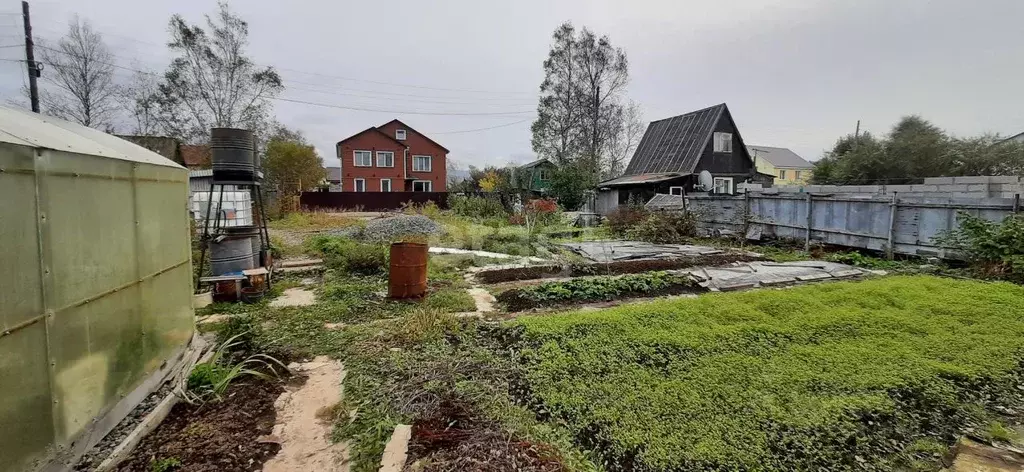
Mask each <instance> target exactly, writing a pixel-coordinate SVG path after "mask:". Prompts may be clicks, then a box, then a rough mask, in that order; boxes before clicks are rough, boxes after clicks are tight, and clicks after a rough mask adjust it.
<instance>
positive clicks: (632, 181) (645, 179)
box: [597, 172, 689, 187]
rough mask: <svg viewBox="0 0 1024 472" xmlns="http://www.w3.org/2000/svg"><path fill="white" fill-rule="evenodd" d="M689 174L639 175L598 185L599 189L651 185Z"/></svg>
mask: <svg viewBox="0 0 1024 472" xmlns="http://www.w3.org/2000/svg"><path fill="white" fill-rule="evenodd" d="M686 175H689V174H681V173H678V172H662V173H655V174H638V175H624V176H622V177H618V178H615V179H611V180H606V181H604V182H601V183H599V184H597V186H598V187H619V186H623V185H637V184H650V183H654V182H662V181H665V180H672V179H675V178H678V177H683V176H686Z"/></svg>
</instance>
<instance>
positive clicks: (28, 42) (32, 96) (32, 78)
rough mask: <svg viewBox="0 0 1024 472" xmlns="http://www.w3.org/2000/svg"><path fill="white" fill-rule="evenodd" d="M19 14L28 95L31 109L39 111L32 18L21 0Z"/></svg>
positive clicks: (37, 76) (37, 67) (37, 69)
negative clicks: (23, 37)
mask: <svg viewBox="0 0 1024 472" xmlns="http://www.w3.org/2000/svg"><path fill="white" fill-rule="evenodd" d="M21 14H22V17H23V19H24V20H25V63H26V65H27V66H28V95H29V100H30V101H31V102H32V111H33V112H36V113H39V87H38V85H36V79H37V78H39V75H40V74H39V71H40V69H39V65H38V64H36V55H35V51H34V43H33V42H32V20H31V19H30V18H29V15H28V2H25V1H23V2H21Z"/></svg>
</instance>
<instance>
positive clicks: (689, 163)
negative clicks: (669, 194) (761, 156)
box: [623, 103, 749, 175]
mask: <svg viewBox="0 0 1024 472" xmlns="http://www.w3.org/2000/svg"><path fill="white" fill-rule="evenodd" d="M723 116H725V117H727V118H728V119H729V122H730V123H731V124H732V126H733V129H734V130H735V134H736V137H737V138H738V139H739V140H740V143H742V142H743V138H742V137H741V136H740V135H739V129H738V128H736V123H735V122H733V121H732V114H730V113H729V107H727V106H726V104H724V103H720V104H718V105H714V106H711V107H708V108H704V109H701V110H697V111H692V112H690V113H686V114H684V115H679V116H673V117H671V118H666V119H663V120H658V121H652V122H651V123H650V124H649V125H647V131H646V132H644V137H643V138H642V139H641V140H640V145H639V146H637V148H636V152H634V153H633V159H631V160H630V161H629V166H628V167H626V172H625V173H624V174H623V175H637V174H650V173H665V172H675V173H680V174H692V173H693V172H694V171H695V170H696V169H697V165H698V164H699V163H700V158H701V156H702V155H703V154H704V149H705V148H707V146H708V143H710V142H711V138H712V136H714V132H715V126H716V125H717V124H718V122H719V120H721V119H722V117H723ZM739 151H741V152H746V150H745V149H742V146H741V149H740V150H739ZM748 158H749V156H748Z"/></svg>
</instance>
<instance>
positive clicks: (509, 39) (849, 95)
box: [0, 0, 1024, 167]
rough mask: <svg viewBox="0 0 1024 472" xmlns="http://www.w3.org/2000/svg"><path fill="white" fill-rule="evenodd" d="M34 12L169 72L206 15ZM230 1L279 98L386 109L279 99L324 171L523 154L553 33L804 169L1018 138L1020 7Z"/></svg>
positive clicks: (5, 27)
mask: <svg viewBox="0 0 1024 472" xmlns="http://www.w3.org/2000/svg"><path fill="white" fill-rule="evenodd" d="M31 4H32V21H33V24H34V26H35V32H36V36H37V37H43V38H51V39H53V38H57V37H59V36H60V34H61V33H62V32H64V31H65V29H66V24H67V21H68V18H69V17H71V15H73V14H76V13H77V14H79V15H80V16H81V17H82V18H84V19H88V20H89V21H90V22H92V23H93V25H94V26H95V27H96V29H98V30H99V31H100V32H102V33H104V35H105V38H106V40H107V42H108V44H109V46H110V47H111V49H112V50H113V52H114V54H115V55H117V56H118V61H119V63H121V64H124V65H125V66H127V67H145V68H149V69H152V70H156V71H161V72H162V71H163V70H164V68H165V66H166V63H167V60H168V59H169V54H168V52H167V49H166V48H165V47H164V46H163V44H165V43H166V41H167V33H166V27H167V21H168V19H169V18H170V16H171V15H172V14H174V13H180V14H182V15H184V16H185V17H186V18H187V19H188V20H190V21H191V22H199V21H202V18H203V14H205V13H210V12H213V11H214V10H215V8H216V4H215V2H214V1H211V0H176V1H173V2H170V1H158V0H151V1H138V0H75V1H67V2H42V1H33V2H31ZM5 5H6V7H0V12H2V13H5V15H0V37H2V40H0V46H9V45H16V44H18V43H19V41H20V38H19V34H20V29H21V18H20V17H19V16H17V15H14V14H12V13H16V12H18V11H20V3H18V2H16V1H11V0H7V1H6V3H5ZM231 7H232V9H233V10H234V11H235V12H236V13H238V14H239V15H240V16H242V17H243V18H244V19H245V20H246V21H248V22H249V28H250V43H251V44H250V47H249V52H250V54H251V56H252V57H253V58H254V59H255V60H256V61H257V62H259V63H261V64H270V65H273V66H275V67H277V68H278V70H279V71H280V72H281V74H282V76H283V77H284V80H285V86H286V87H287V88H286V90H285V92H284V93H283V94H282V95H281V96H282V97H284V98H288V99H295V100H302V101H308V102H316V103H322V104H329V105H332V106H342V107H350V108H363V109H373V110H383V111H381V112H376V111H358V110H351V109H340V108H327V107H318V106H311V105H305V104H298V103H287V102H276V103H275V111H276V115H277V118H278V119H279V120H280V121H282V122H283V123H285V124H287V125H289V126H291V127H294V128H298V129H300V130H301V131H303V132H304V133H305V134H306V136H308V137H309V138H310V140H311V141H312V142H313V143H314V144H315V145H316V147H317V149H318V150H319V151H320V153H321V155H322V156H323V157H324V159H325V162H326V163H327V164H328V165H336V164H337V159H336V158H335V156H334V143H335V142H337V141H339V140H341V139H343V138H345V137H347V136H349V135H351V134H353V133H355V132H358V131H361V130H363V129H366V128H368V127H370V126H376V125H380V124H383V123H385V122H387V121H389V120H390V119H392V118H396V117H397V118H399V119H401V120H402V121H404V122H406V123H407V124H408V125H410V126H412V127H413V128H415V129H417V130H419V131H421V132H423V133H425V134H427V135H429V136H431V137H432V138H433V139H434V140H436V141H438V142H440V143H441V144H443V145H444V146H446V147H447V148H449V149H450V150H451V154H450V155H449V157H450V158H451V159H454V160H455V161H456V162H458V163H459V164H460V165H461V167H466V166H468V165H477V166H482V165H486V164H504V163H507V162H512V161H516V162H524V161H527V160H530V159H532V157H533V153H532V151H531V148H530V130H529V129H530V121H531V120H532V117H533V116H534V110H535V108H536V100H537V89H538V86H539V84H540V82H541V79H542V69H541V63H542V61H543V60H544V58H545V57H546V55H547V52H548V48H549V45H550V40H551V33H552V32H553V31H554V29H555V28H556V27H557V26H558V25H559V24H560V23H562V22H564V21H572V22H573V23H574V24H575V25H577V26H578V27H582V26H587V27H589V28H591V29H592V30H594V31H595V32H597V33H598V34H603V35H608V36H610V38H611V40H612V43H613V44H614V45H615V46H618V47H621V48H623V49H624V50H625V52H626V54H627V56H628V58H629V62H630V64H629V72H630V78H631V80H630V84H629V89H628V91H627V95H628V97H629V98H631V99H633V100H636V101H637V102H639V103H640V104H641V106H642V107H643V110H644V114H645V119H647V120H657V119H661V118H666V117H669V116H673V115H678V114H682V113H686V112H688V111H691V110H695V109H698V108H703V107H706V106H709V105H713V104H716V103H721V102H726V103H728V104H729V108H730V109H731V110H732V113H733V117H734V119H735V120H736V123H737V125H738V126H739V129H740V132H741V134H742V136H743V138H744V140H745V141H746V143H747V144H748V145H751V144H760V145H766V146H779V147H788V148H791V149H793V150H794V151H796V152H797V153H798V154H800V155H802V156H803V157H805V158H807V159H810V160H814V159H817V158H819V157H820V155H821V153H822V151H823V150H824V149H826V148H828V147H830V145H831V144H832V143H833V142H834V141H835V140H836V138H837V137H839V136H840V135H842V134H845V133H851V132H853V130H854V126H855V124H856V122H857V120H858V119H859V120H861V129H862V130H868V131H871V132H874V133H884V132H885V131H886V130H888V128H889V127H890V126H891V125H892V124H893V123H894V122H895V121H896V120H897V119H899V117H900V116H902V115H906V114H911V113H917V114H920V115H922V116H924V117H925V118H927V119H929V120H931V121H933V122H934V123H936V124H937V125H939V126H941V127H943V128H945V129H946V130H947V131H949V132H951V133H954V134H959V135H969V134H976V133H981V132H987V131H988V132H997V133H1001V134H1014V133H1017V132H1021V131H1024V106H1022V104H1021V98H1020V83H1021V82H1022V80H1024V53H1022V52H1021V47H1022V45H1024V27H1022V26H1021V18H1024V1H1021V0H984V1H981V2H967V1H962V0H942V1H912V0H905V1H898V0H860V1H857V2H841V1H835V0H820V1H815V0H744V1H740V0H733V1H728V2H713V1H706V0H705V1H674V0H666V1H658V2H654V1H650V2H645V1H639V0H635V1H632V2H625V1H621V0H607V1H594V0H589V1H582V0H581V1H558V0H521V1H516V2H497V1H481V0H452V1H422V0H413V1H404V0H402V1H387V2H354V1H335V2H328V1H300V0H290V1H286V2H280V1H264V0H246V1H237V0H236V1H234V2H231ZM0 58H6V59H22V58H23V51H22V50H21V48H18V47H0ZM128 74H130V72H127V71H123V70H119V72H118V75H119V76H127V75H128ZM23 80H24V71H23V65H21V64H19V63H16V62H10V61H0V93H3V95H4V96H5V97H6V96H9V95H11V94H12V93H16V91H17V89H19V88H20V87H21V86H22V83H23ZM413 112H418V113H421V114H416V113H413ZM453 113H455V114H456V115H452V114H453ZM459 113H462V114H473V115H457V114H459ZM488 113H490V115H487V114H488ZM503 125H506V126H503ZM491 127H495V128H494V129H490V130H483V131H471V132H459V131H469V130H479V129H481V128H491ZM453 132H456V133H453Z"/></svg>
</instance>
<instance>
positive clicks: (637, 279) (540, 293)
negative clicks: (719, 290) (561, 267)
mask: <svg viewBox="0 0 1024 472" xmlns="http://www.w3.org/2000/svg"><path fill="white" fill-rule="evenodd" d="M703 291H704V289H703V288H701V287H700V286H699V285H697V282H696V281H695V280H694V279H693V278H691V277H689V276H687V275H677V274H669V273H667V272H648V273H644V274H629V275H623V276H597V277H580V278H576V279H571V280H565V281H558V282H548V283H544V284H540V285H536V286H532V287H522V288H512V289H509V290H506V291H504V292H501V293H500V294H498V296H497V297H496V298H497V300H498V303H500V304H501V306H502V308H504V309H505V310H507V311H510V312H516V311H524V310H530V309H534V308H541V307H544V308H558V307H567V306H572V305H579V304H583V303H588V302H600V301H610V300H623V299H629V298H638V297H657V296H665V295H679V294H682V293H699V292H703Z"/></svg>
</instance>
